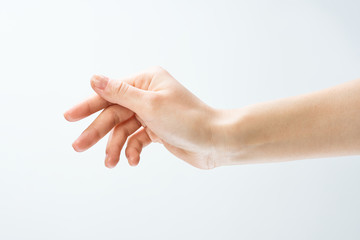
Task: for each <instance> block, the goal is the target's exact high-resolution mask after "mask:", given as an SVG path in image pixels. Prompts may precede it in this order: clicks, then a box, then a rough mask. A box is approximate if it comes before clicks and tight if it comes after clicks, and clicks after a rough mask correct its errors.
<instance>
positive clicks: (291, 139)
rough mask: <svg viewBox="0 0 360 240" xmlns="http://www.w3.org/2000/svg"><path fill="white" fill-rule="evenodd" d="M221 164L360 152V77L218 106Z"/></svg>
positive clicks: (218, 143)
mask: <svg viewBox="0 0 360 240" xmlns="http://www.w3.org/2000/svg"><path fill="white" fill-rule="evenodd" d="M218 119H219V120H218V123H217V127H216V129H222V130H217V132H218V137H217V138H216V139H218V142H217V143H216V144H217V145H218V146H220V149H221V151H222V152H224V153H225V156H226V157H225V158H224V160H222V161H221V162H220V163H219V165H229V164H240V163H255V162H272V161H285V160H294V159H306V158H319V157H330V156H341V155H356V154H360V80H355V81H350V82H347V83H344V84H341V85H338V86H335V87H332V88H329V89H325V90H322V91H318V92H314V93H310V94H306V95H300V96H296V97H290V98H285V99H281V100H277V101H272V102H266V103H260V104H256V105H252V106H248V107H246V108H243V109H237V110H223V111H221V110H220V111H218Z"/></svg>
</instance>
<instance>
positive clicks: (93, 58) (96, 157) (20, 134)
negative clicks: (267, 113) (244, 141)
mask: <svg viewBox="0 0 360 240" xmlns="http://www.w3.org/2000/svg"><path fill="white" fill-rule="evenodd" d="M359 10H360V2H359V1H357V0H354V1H325V0H324V1H319V0H305V1H280V0H263V1H253V0H251V1H250V0H248V1H226V0H221V1H195V0H191V1H185V0H183V1H145V0H143V1H64V0H62V1H10V0H9V1H4V0H0V79H1V80H0V81H1V82H0V83H1V84H0V89H1V92H0V108H1V117H0V239H4V240H5V239H6V240H11V239H37V240H40V239H87V240H92V239H209V240H210V239H255V240H256V239H277V240H282V239H293V240H297V239H360V206H359V202H360V187H359V184H360V159H359V156H354V157H339V158H327V159H314V160H301V161H294V162H284V163H273V164H257V165H243V166H233V167H221V168H218V169H214V170H210V171H204V170H199V169H195V168H193V167H191V166H190V165H188V164H187V163H185V162H183V161H181V160H179V159H177V158H175V157H173V156H172V155H171V154H170V153H168V152H167V151H166V149H165V148H164V147H163V146H161V145H160V144H152V145H150V146H148V147H147V148H146V149H144V151H143V154H142V156H141V162H140V164H139V166H138V167H130V166H129V165H128V163H127V161H126V159H125V157H124V154H123V153H122V155H121V160H120V163H119V165H118V166H117V167H116V168H115V169H111V170H109V169H107V168H105V166H104V157H105V145H106V139H107V137H106V138H105V139H103V140H101V141H100V142H99V143H98V144H97V145H95V146H94V147H93V148H91V149H90V150H88V151H86V152H84V153H77V152H75V151H74V150H73V149H72V147H71V144H72V142H73V141H74V140H75V139H76V138H77V137H78V136H79V134H80V133H81V132H82V131H83V130H84V129H85V128H86V127H87V125H88V124H89V123H90V122H91V121H92V120H93V119H94V118H95V117H96V115H97V114H95V115H94V116H91V117H90V118H88V119H84V120H82V121H80V122H77V123H69V122H67V121H66V120H65V119H64V118H63V115H62V114H63V112H64V111H65V110H66V109H68V108H69V107H71V106H72V105H74V104H76V103H77V102H79V101H81V100H83V99H85V98H86V97H88V96H89V95H91V94H93V92H92V90H91V88H90V84H89V79H90V77H91V76H92V75H93V74H105V75H108V76H110V77H114V78H119V77H123V76H127V75H129V74H132V73H135V72H137V71H140V70H143V69H145V68H148V67H150V66H154V65H160V66H162V67H164V68H165V69H167V70H168V71H169V72H170V73H171V74H172V75H173V76H174V77H175V78H176V79H178V80H179V81H180V82H181V83H182V84H183V85H185V86H186V87H187V88H188V89H189V90H190V91H192V92H193V93H195V94H196V95H197V96H198V97H199V98H201V99H202V100H203V101H205V102H206V103H208V104H209V105H211V106H213V107H216V108H235V107H243V106H246V105H249V104H253V103H258V102H263V101H268V100H273V99H278V98H284V97H288V96H292V95H297V94H302V93H308V92H311V91H316V90H319V89H322V88H326V87H330V86H334V85H336V84H340V83H343V82H345V81H349V80H353V79H356V78H359V77H360V44H359V42H360V31H359V26H360V14H359ZM359 108H360V106H359ZM179 124H181V123H179Z"/></svg>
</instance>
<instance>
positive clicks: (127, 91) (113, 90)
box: [91, 75, 147, 112]
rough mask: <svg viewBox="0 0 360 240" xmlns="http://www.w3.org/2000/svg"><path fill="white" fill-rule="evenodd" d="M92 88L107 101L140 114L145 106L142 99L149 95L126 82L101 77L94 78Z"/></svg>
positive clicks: (95, 76)
mask: <svg viewBox="0 0 360 240" xmlns="http://www.w3.org/2000/svg"><path fill="white" fill-rule="evenodd" d="M91 87H92V88H93V89H94V91H95V92H96V93H97V94H99V95H100V96H101V97H102V98H104V99H105V100H107V101H109V102H111V103H116V104H119V105H121V106H124V107H126V108H128V109H130V110H132V111H134V112H138V110H139V108H140V107H141V105H143V102H142V99H143V98H144V95H145V94H147V92H146V91H145V90H142V89H139V88H136V87H134V86H132V85H130V84H129V83H127V82H125V81H121V80H114V79H110V78H108V77H105V76H99V75H94V76H93V77H92V79H91Z"/></svg>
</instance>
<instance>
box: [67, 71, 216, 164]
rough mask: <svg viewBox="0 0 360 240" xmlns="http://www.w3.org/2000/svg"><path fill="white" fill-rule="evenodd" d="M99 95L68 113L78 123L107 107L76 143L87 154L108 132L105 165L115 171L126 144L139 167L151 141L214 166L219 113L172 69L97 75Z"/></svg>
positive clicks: (185, 157) (190, 160)
mask: <svg viewBox="0 0 360 240" xmlns="http://www.w3.org/2000/svg"><path fill="white" fill-rule="evenodd" d="M91 86H92V88H93V89H94V91H95V92H96V93H97V95H95V96H93V97H91V98H89V99H88V100H86V101H84V102H82V103H80V104H78V105H76V106H74V107H73V108H71V109H69V110H68V111H67V112H65V113H64V117H65V118H66V119H67V120H68V121H77V120H80V119H82V118H85V117H87V116H89V115H91V114H93V113H95V112H97V111H99V110H101V109H104V110H103V111H102V112H101V113H100V114H99V116H98V117H97V118H96V119H95V120H94V121H93V122H92V124H91V125H90V126H89V127H88V128H87V129H86V130H85V131H84V132H83V133H82V134H81V135H80V136H79V138H78V139H77V140H76V141H75V142H74V143H73V148H74V149H75V151H78V152H81V151H85V150H87V149H88V148H90V147H91V146H93V145H94V144H95V143H96V142H98V141H99V140H100V139H101V138H102V137H104V136H105V135H106V134H107V133H108V132H109V131H111V134H110V137H109V140H108V144H107V147H106V157H105V165H106V166H107V167H110V168H111V167H115V166H116V164H117V163H118V161H119V155H120V152H121V150H122V148H123V146H124V144H125V141H126V140H127V146H126V149H125V155H126V157H127V158H128V161H129V164H130V165H132V166H135V165H137V164H138V163H139V160H140V153H141V151H142V148H143V147H145V146H146V145H148V144H150V143H151V142H159V143H161V144H163V145H164V146H165V147H166V148H167V149H168V150H169V151H170V152H171V153H172V154H174V155H175V156H177V157H179V158H180V159H182V160H185V161H186V162H188V163H190V164H191V165H193V166H195V167H197V168H201V169H210V168H214V167H215V166H216V165H217V164H216V162H215V157H214V156H215V155H214V136H213V134H214V133H213V125H212V119H214V116H215V115H216V111H215V110H214V109H213V108H211V107H209V106H208V105H206V104H204V103H203V102H202V101H201V100H200V99H198V98H197V97H196V96H194V95H193V94H192V93H191V92H189V91H188V90H187V89H186V88H185V87H183V86H182V85H181V84H180V83H179V82H178V81H176V80H175V79H174V78H173V77H172V76H171V75H170V74H169V73H168V72H167V71H165V70H164V69H162V68H160V67H155V68H152V69H149V70H147V71H144V72H142V73H139V74H137V75H135V76H132V77H128V78H125V79H121V80H114V79H109V78H107V77H104V76H96V75H95V76H93V77H92V79H91Z"/></svg>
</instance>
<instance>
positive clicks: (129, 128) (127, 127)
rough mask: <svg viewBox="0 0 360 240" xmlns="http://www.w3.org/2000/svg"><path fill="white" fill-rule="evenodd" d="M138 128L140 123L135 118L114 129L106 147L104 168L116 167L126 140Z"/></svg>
mask: <svg viewBox="0 0 360 240" xmlns="http://www.w3.org/2000/svg"><path fill="white" fill-rule="evenodd" d="M140 127H141V123H140V122H139V121H138V120H137V119H136V118H135V117H133V118H130V119H129V120H127V121H126V122H123V123H120V124H118V125H116V126H115V127H114V129H113V130H112V132H111V135H110V137H109V140H108V143H107V146H106V158H105V166H107V167H109V168H113V167H115V166H116V164H117V163H118V162H119V158H120V152H121V149H122V148H123V146H124V144H125V142H126V139H127V138H128V136H130V135H131V134H133V133H134V132H135V131H136V130H137V129H139V128H140Z"/></svg>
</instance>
